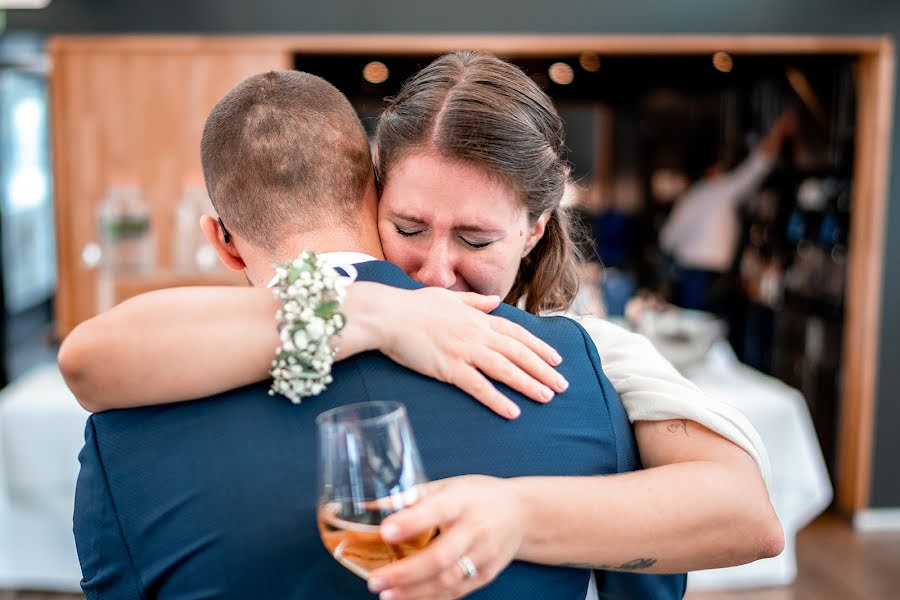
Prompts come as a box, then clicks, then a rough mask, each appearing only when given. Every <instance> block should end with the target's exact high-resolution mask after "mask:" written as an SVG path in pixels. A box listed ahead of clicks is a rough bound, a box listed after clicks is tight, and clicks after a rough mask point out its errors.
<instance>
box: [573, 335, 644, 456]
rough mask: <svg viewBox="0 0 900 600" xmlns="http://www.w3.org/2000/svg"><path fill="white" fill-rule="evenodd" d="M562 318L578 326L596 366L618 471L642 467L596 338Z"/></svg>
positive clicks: (632, 436)
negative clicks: (635, 458) (603, 366)
mask: <svg viewBox="0 0 900 600" xmlns="http://www.w3.org/2000/svg"><path fill="white" fill-rule="evenodd" d="M560 318H562V319H565V320H566V321H567V322H569V323H571V325H572V327H574V328H576V329H577V330H578V332H579V333H580V334H581V338H582V340H584V347H585V351H586V353H587V355H588V356H589V357H590V359H591V365H592V366H593V367H594V372H595V373H596V374H597V382H598V383H599V384H600V390H601V392H602V394H603V401H604V404H605V405H606V410H607V412H608V414H609V421H610V423H611V424H612V428H613V433H614V435H615V438H616V466H617V472H620V473H621V472H624V471H632V470H634V469H636V468H640V465H638V464H637V463H636V462H635V460H634V457H636V456H637V447H636V444H635V440H634V432H633V430H632V428H631V423H630V422H629V421H628V415H627V414H626V413H625V407H624V406H623V405H622V400H621V399H620V398H619V394H618V392H616V390H615V388H614V387H613V385H612V383H610V381H609V379H608V378H607V377H606V373H604V372H603V368H602V365H601V364H600V355H599V354H598V353H597V347H596V346H595V345H594V340H593V339H591V336H590V334H589V333H588V332H587V331H585V329H584V327H582V326H581V325H580V324H578V323H577V322H575V321H573V320H572V319H568V318H566V317H560Z"/></svg>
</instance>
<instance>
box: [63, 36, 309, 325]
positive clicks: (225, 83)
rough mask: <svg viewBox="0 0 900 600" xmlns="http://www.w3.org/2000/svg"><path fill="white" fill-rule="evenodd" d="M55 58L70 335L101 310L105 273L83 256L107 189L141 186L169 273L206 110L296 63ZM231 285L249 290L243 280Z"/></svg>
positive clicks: (102, 50) (134, 56) (256, 55)
mask: <svg viewBox="0 0 900 600" xmlns="http://www.w3.org/2000/svg"><path fill="white" fill-rule="evenodd" d="M126 46H128V45H126ZM50 52H51V60H52V65H53V71H52V75H51V114H52V119H53V136H54V137H53V150H54V152H53V154H54V176H55V194H56V211H57V212H56V218H57V230H58V260H59V273H60V277H59V289H58V293H57V306H58V312H57V330H58V333H59V334H60V336H64V335H65V334H66V333H67V332H68V331H70V330H71V329H72V328H73V327H74V326H75V325H76V324H78V322H80V321H81V320H83V319H85V318H88V317H90V316H92V315H94V314H95V313H96V311H97V308H98V306H97V295H96V291H97V275H98V273H97V271H96V269H93V268H90V267H88V266H86V265H85V264H84V263H82V261H81V251H82V249H83V248H84V246H85V244H87V243H89V242H92V241H96V240H97V228H96V208H97V206H98V205H99V203H100V202H101V201H102V199H103V196H104V195H105V193H106V190H107V188H108V187H109V186H110V185H111V184H122V183H129V184H136V185H138V186H139V187H140V189H141V192H142V194H143V197H144V201H145V202H146V203H147V205H148V206H149V207H150V210H151V223H152V225H151V228H152V231H153V235H154V238H155V246H156V264H157V265H158V267H159V268H160V269H162V270H166V269H169V268H170V267H171V266H172V252H171V249H172V244H173V239H172V230H173V224H174V213H173V209H174V207H175V205H176V204H177V202H178V201H179V199H180V197H181V195H182V192H183V190H184V187H185V185H187V184H191V183H196V182H198V181H202V174H201V169H200V135H201V132H202V130H203V124H204V122H205V120H206V116H207V114H208V113H209V110H210V109H211V108H212V107H213V105H214V104H215V103H216V101H218V100H219V98H221V97H222V96H223V95H224V94H225V93H226V92H227V91H228V90H229V89H230V88H231V87H232V86H234V85H235V84H236V83H237V82H239V81H240V80H241V79H243V78H244V77H246V76H248V75H251V74H253V73H256V72H259V71H264V70H267V69H283V68H290V66H291V60H292V57H291V56H290V55H289V54H288V53H285V52H283V51H276V50H268V51H262V50H260V51H257V50H255V49H249V50H245V49H243V48H231V47H229V46H226V45H221V44H219V45H217V46H216V47H215V48H213V49H204V48H196V49H195V50H194V51H191V52H184V51H181V50H180V49H179V48H178V47H177V44H176V48H174V49H172V50H166V49H165V48H162V47H153V48H151V49H149V50H147V51H140V50H139V49H138V48H136V47H135V46H133V45H131V46H128V47H127V48H124V49H123V48H120V47H119V45H118V44H116V43H114V42H113V41H112V40H108V41H107V42H106V43H102V44H93V45H91V46H90V47H86V46H84V45H83V44H79V43H69V42H68V41H67V40H64V39H57V40H54V41H53V42H52V43H51V44H50ZM201 279H202V278H201ZM220 279H221V278H220ZM226 280H230V281H233V282H235V283H241V282H243V278H242V277H241V276H240V275H239V274H234V275H232V276H231V277H230V278H228V277H226Z"/></svg>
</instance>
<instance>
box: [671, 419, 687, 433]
mask: <svg viewBox="0 0 900 600" xmlns="http://www.w3.org/2000/svg"><path fill="white" fill-rule="evenodd" d="M666 429H668V430H669V433H677V432H678V431H679V430H682V431H684V435H686V436H687V437H690V434H689V433H688V430H687V419H680V420H679V421H678V422H677V423H669V425H668V427H666Z"/></svg>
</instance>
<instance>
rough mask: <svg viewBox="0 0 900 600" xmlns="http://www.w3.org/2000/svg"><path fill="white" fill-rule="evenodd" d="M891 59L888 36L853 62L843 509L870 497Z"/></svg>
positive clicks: (863, 503) (860, 504) (839, 486)
mask: <svg viewBox="0 0 900 600" xmlns="http://www.w3.org/2000/svg"><path fill="white" fill-rule="evenodd" d="M894 61H895V59H894V48H893V44H891V43H890V42H888V41H885V42H884V43H883V45H882V47H881V48H880V50H879V51H878V52H875V53H871V54H866V55H863V56H862V57H861V59H860V61H859V66H858V69H857V80H858V97H857V116H856V119H857V122H856V156H855V161H854V167H853V172H854V173H853V200H852V204H851V206H852V207H853V209H852V210H853V214H852V217H851V219H850V227H851V231H850V248H849V250H850V251H849V256H848V264H847V308H846V313H845V319H844V347H843V350H842V351H843V358H842V362H843V365H844V373H843V390H842V393H841V416H840V424H839V431H838V463H837V471H838V473H837V490H836V492H837V493H836V498H837V504H838V506H839V507H840V508H841V510H843V511H844V512H847V513H853V512H856V511H858V510H861V509H863V508H866V507H867V506H868V505H869V492H870V477H871V473H872V445H873V443H874V436H873V429H874V419H875V398H876V389H875V382H876V377H877V368H878V339H879V333H880V332H879V325H878V324H879V321H880V314H881V313H880V306H879V302H880V298H881V284H882V280H881V276H882V271H883V263H884V236H885V231H884V227H885V213H886V210H887V202H886V199H887V186H888V164H889V158H890V157H889V153H890V139H891V130H892V122H891V121H892V116H893V104H894Z"/></svg>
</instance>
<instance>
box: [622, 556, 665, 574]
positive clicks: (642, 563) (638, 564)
mask: <svg viewBox="0 0 900 600" xmlns="http://www.w3.org/2000/svg"><path fill="white" fill-rule="evenodd" d="M655 564H656V559H655V558H636V559H634V560H632V561H628V562H627V563H625V564H622V565H619V566H618V567H616V568H618V569H620V570H622V571H640V570H642V569H649V568H650V567H652V566H653V565H655Z"/></svg>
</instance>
